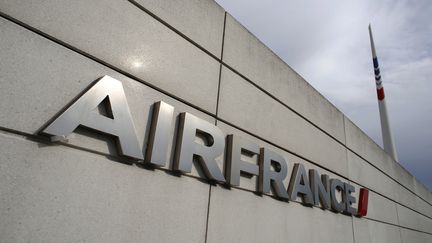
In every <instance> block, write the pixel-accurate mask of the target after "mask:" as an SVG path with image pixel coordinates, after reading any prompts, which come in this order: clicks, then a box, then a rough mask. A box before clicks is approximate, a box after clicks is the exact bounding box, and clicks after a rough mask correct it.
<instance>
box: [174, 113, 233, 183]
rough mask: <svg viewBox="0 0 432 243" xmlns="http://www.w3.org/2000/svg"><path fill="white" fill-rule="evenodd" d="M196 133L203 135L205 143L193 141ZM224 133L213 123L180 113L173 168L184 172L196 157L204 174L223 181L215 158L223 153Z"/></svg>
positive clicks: (190, 168)
mask: <svg viewBox="0 0 432 243" xmlns="http://www.w3.org/2000/svg"><path fill="white" fill-rule="evenodd" d="M197 133H200V134H202V135H204V136H205V138H206V140H207V144H205V145H202V144H199V143H197V142H195V138H196V135H197ZM224 142H225V141H224V135H223V133H222V131H221V130H220V129H219V128H218V127H216V126H215V125H213V124H211V123H209V122H207V121H204V120H202V119H199V118H198V117H196V116H194V115H192V114H189V113H186V112H185V113H181V114H180V123H179V130H178V136H177V145H176V152H175V156H174V170H179V171H183V172H186V173H189V172H191V170H192V161H193V158H194V157H196V158H197V159H198V161H199V163H200V164H201V167H202V169H203V170H204V172H205V174H206V176H207V177H208V178H209V179H211V180H216V181H220V182H225V178H224V176H223V174H222V172H221V170H220V169H219V167H218V165H217V163H216V160H215V159H216V158H217V157H219V156H220V155H222V154H223V151H224V145H225V144H224Z"/></svg>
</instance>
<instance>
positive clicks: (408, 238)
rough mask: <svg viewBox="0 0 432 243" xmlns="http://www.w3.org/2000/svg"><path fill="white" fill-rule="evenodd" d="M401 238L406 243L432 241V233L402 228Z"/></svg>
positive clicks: (426, 242)
mask: <svg viewBox="0 0 432 243" xmlns="http://www.w3.org/2000/svg"><path fill="white" fill-rule="evenodd" d="M400 231H401V238H402V242H404V243H432V235H429V234H424V233H421V232H417V231H413V230H408V229H404V228H401V229H400Z"/></svg>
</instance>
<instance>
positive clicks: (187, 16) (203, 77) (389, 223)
mask: <svg viewBox="0 0 432 243" xmlns="http://www.w3.org/2000/svg"><path fill="white" fill-rule="evenodd" d="M106 75H107V76H110V77H112V78H114V79H116V80H118V81H120V82H121V84H122V86H123V89H124V96H125V97H126V99H127V106H122V107H121V110H122V111H127V109H129V110H130V115H131V120H132V123H133V126H134V127H133V130H132V131H134V132H135V134H136V138H137V140H138V147H137V146H135V147H137V148H139V150H140V152H142V154H141V155H142V156H143V158H144V157H146V153H148V151H149V149H148V146H147V145H148V144H149V137H150V136H149V135H150V134H151V133H152V131H153V129H154V127H153V126H154V125H155V124H156V123H153V125H152V119H153V120H155V119H156V117H155V115H154V112H155V109H156V108H155V107H156V106H155V103H157V102H159V101H162V102H165V103H166V104H169V106H172V107H174V111H173V116H168V118H167V119H165V120H164V121H170V122H171V123H169V122H168V123H167V124H168V125H167V126H166V127H162V128H161V130H160V131H162V132H163V133H164V134H165V138H167V139H168V140H166V141H167V143H166V145H167V146H165V147H164V146H156V145H157V144H156V145H154V146H153V153H160V154H163V155H166V161H162V162H163V163H165V162H166V163H165V164H164V165H163V166H154V165H152V163H151V161H147V159H145V162H143V161H141V160H137V158H133V156H132V158H131V156H129V157H127V156H124V155H127V151H126V150H125V149H126V148H130V147H127V146H126V145H124V144H119V143H118V142H116V137H118V136H113V135H112V134H111V135H110V134H107V132H106V131H102V130H101V129H98V127H97V126H99V125H100V123H98V122H96V123H94V125H95V126H96V128H94V127H93V129H88V126H79V127H78V128H77V129H75V130H74V132H73V133H71V134H64V135H65V136H64V137H62V136H51V135H56V134H50V133H47V132H46V131H47V130H45V129H46V128H47V126H48V125H50V124H53V123H56V122H57V121H58V120H56V119H57V118H58V117H59V116H60V115H61V114H65V113H67V112H68V110H67V108H68V107H71V105H72V106H73V104H76V102H78V101H80V100H81V98H82V97H84V96H85V95H86V94H88V93H89V92H90V91H88V90H92V87H95V86H92V85H96V84H98V80H101V78H102V77H104V76H106ZM104 104H105V105H106V107H108V108H109V107H110V105H111V106H113V107H114V106H115V105H116V104H117V103H116V101H115V100H112V99H111V98H110V103H108V104H106V103H104ZM106 107H105V108H106ZM94 108H95V110H94V111H92V112H94V113H91V114H92V116H93V115H94V116H95V117H96V116H97V117H99V118H98V119H102V118H101V117H102V116H103V117H105V118H106V116H109V114H108V115H107V114H105V115H103V113H104V112H108V113H109V112H110V111H109V109H108V111H105V110H104V109H103V108H101V107H99V108H100V111H99V113H102V114H99V113H98V109H96V107H94ZM117 109H118V108H117ZM113 112H115V109H114V108H113ZM184 112H187V115H186V116H190V115H193V116H194V117H196V120H197V121H198V122H197V124H198V123H199V124H206V125H209V124H210V123H211V124H214V125H215V126H216V128H215V127H213V126H212V125H211V126H210V127H212V128H211V129H214V130H215V131H218V132H219V131H222V133H221V134H223V139H222V140H220V139H219V140H218V139H217V138H214V139H207V138H208V137H209V136H208V135H209V134H210V135H212V133H211V132H209V131H206V130H205V129H204V130H205V131H202V130H200V129H198V130H197V132H196V133H195V130H193V135H194V137H195V135H197V137H196V138H194V139H193V140H194V141H193V143H194V144H195V145H196V147H200V146H201V147H200V148H203V147H204V146H208V148H209V151H210V150H211V151H215V150H212V148H213V147H214V146H213V145H215V144H216V143H217V142H220V141H222V143H221V144H222V146H223V147H222V150H221V151H222V152H221V154H217V155H218V156H217V158H216V160H215V161H210V160H208V159H205V158H204V159H202V160H201V161H200V160H199V159H196V158H197V156H199V154H198V155H194V158H195V160H194V162H193V167H192V170H191V171H190V172H188V171H187V170H186V171H185V170H183V172H179V171H173V168H174V169H175V168H176V165H175V164H176V163H173V161H175V160H176V159H175V158H176V153H180V152H185V151H183V150H182V148H181V147H179V145H178V143H176V139H179V138H178V137H179V134H180V133H186V132H185V131H179V127H181V123H182V117H181V116H182V115H179V114H180V113H183V114H184ZM89 114H90V113H87V116H79V117H66V118H67V119H69V120H68V121H73V120H74V119H75V121H78V122H81V123H80V124H81V125H85V124H84V123H85V122H84V120H85V119H87V118H88V116H90V115H89ZM183 116H184V115H183ZM191 117H192V116H191ZM66 118H65V119H66ZM105 118H103V119H105ZM123 118H124V117H123ZM106 119H112V120H113V121H115V120H116V119H119V117H116V115H115V114H113V117H111V118H106ZM194 119H195V118H194ZM98 121H99V120H98ZM100 121H102V120H100ZM205 121H207V122H208V123H206V122H205ZM183 122H185V121H183ZM157 124H158V125H160V124H162V123H157ZM194 124H195V123H194ZM100 126H102V125H100ZM86 127H87V128H86ZM129 128H130V127H129ZM163 128H164V129H163ZM165 128H166V129H165ZM127 129H128V128H126V127H125V129H124V130H123V128H122V129H119V130H116V132H117V133H118V134H123V133H124V132H126V130H127ZM219 129H220V130H219ZM180 130H185V129H180ZM201 133H203V134H204V135H203V134H201ZM57 135H58V134H57ZM228 135H234V137H235V138H241V139H243V140H244V141H247V142H248V143H250V144H252V145H254V146H255V147H257V149H260V148H261V150H259V151H258V152H257V153H255V154H254V153H248V152H247V151H246V150H244V149H243V150H238V151H237V152H238V154H237V155H238V157H236V158H237V160H235V159H234V160H233V161H232V163H238V162H239V159H240V158H241V160H245V161H246V163H249V166H253V167H250V168H255V169H256V170H257V172H256V173H257V174H256V175H252V174H253V173H252V174H251V173H249V174H250V175H246V174H245V173H241V176H240V181H239V183H238V185H233V186H228V185H227V184H226V183H224V182H221V180H219V182H218V181H217V180H216V181H215V180H213V181H209V180H208V178H209V173H210V174H211V173H212V172H211V171H210V172H208V170H209V169H208V168H207V169H206V167H205V166H206V165H207V166H208V165H211V163H213V162H214V163H213V164H212V165H217V167H215V168H216V169H218V170H220V173H223V171H227V163H226V161H227V157H229V156H230V154H229V151H228V146H227V143H225V136H228ZM132 137H133V136H132ZM210 137H211V136H210ZM130 138H131V137H130V136H129V137H128V139H130ZM183 138H184V137H183ZM117 140H118V139H117ZM206 140H208V141H206ZM213 140H214V141H213ZM135 141H136V140H135ZM212 144H213V145H212ZM183 145H184V144H183ZM189 145H190V144H189ZM195 145H194V146H195ZM176 146H177V149H176ZM185 146H186V145H185ZM212 146H213V147H212ZM236 148H237V147H236ZM176 150H177V152H176ZM135 151H136V149H135ZM161 151H162V152H161ZM179 151H180V152H179ZM239 151H241V154H240V152H239ZM263 151H265V153H266V154H267V153H272V154H274V155H275V156H276V155H277V156H279V157H277V158H278V159H275V161H276V160H278V161H276V162H279V163H284V162H283V161H280V160H285V161H286V165H287V176H286V177H284V178H283V181H282V183H281V185H282V187H284V189H285V192H286V190H288V188H289V185H290V184H292V183H290V180H291V178H292V177H293V176H294V175H293V171H294V167H295V164H299V165H301V166H303V167H304V168H305V170H306V171H308V170H311V169H314V170H315V171H317V172H318V173H319V174H320V175H323V174H325V175H328V176H329V178H331V179H338V180H340V181H341V182H342V183H346V184H347V185H352V186H353V187H354V189H355V192H353V193H352V196H354V197H355V198H356V202H358V200H359V191H360V189H361V188H365V189H368V191H369V198H368V208H367V209H368V210H367V215H366V216H363V217H357V216H355V215H347V214H346V213H345V214H344V213H337V212H335V211H334V210H331V209H322V207H323V205H322V203H318V204H316V205H314V206H311V205H305V204H307V203H304V201H302V198H301V197H300V196H299V197H297V198H295V197H294V198H293V197H292V196H291V195H290V197H289V199H290V200H287V199H286V198H284V197H283V196H281V195H282V194H283V193H281V192H279V193H277V192H276V191H275V190H276V189H277V188H279V189H280V188H282V187H281V186H280V185H279V187H278V185H275V184H277V183H275V181H274V180H273V181H271V185H272V188H273V190H271V191H266V190H264V189H262V188H261V189H260V187H259V184H260V183H259V182H260V181H261V180H263V181H264V183H265V182H270V180H268V181H266V180H265V179H263V174H262V173H264V172H262V171H263V170H265V169H266V168H263V164H262V163H261V162H262V161H265V160H266V159H264V155H263V154H264V152H263ZM186 152H187V151H186ZM231 153H234V152H232V151H231ZM0 155H1V156H0V242H207V243H221V242H233V243H237V242H248V243H249V242H341V243H347V242H356V243H361V242H380V243H381V242H392V243H393V242H396V243H399V242H400V243H413V242H419V243H420V242H422V243H423V242H432V193H431V192H430V191H428V189H427V188H426V187H425V186H424V185H422V184H421V183H420V182H419V181H418V180H417V179H416V178H414V177H413V176H412V175H411V174H410V173H409V172H407V171H406V170H405V169H404V168H403V167H402V166H401V165H400V164H399V163H397V162H395V161H394V160H393V159H392V158H391V157H390V156H388V155H387V154H386V153H385V152H384V151H383V150H382V149H381V148H380V147H379V146H378V145H376V144H375V143H374V142H373V141H372V140H371V139H370V138H369V137H368V136H367V135H366V134H364V133H363V132H362V131H361V130H360V129H359V128H358V127H357V126H356V125H355V124H353V123H352V122H351V121H350V120H349V119H348V118H347V117H345V115H344V114H342V113H341V112H340V111H339V110H338V109H337V108H336V107H334V106H333V105H332V104H331V103H330V102H329V101H327V100H326V99H325V98H324V97H323V96H322V95H321V94H319V93H318V92H317V91H316V90H315V89H314V88H312V87H311V86H310V85H309V84H308V83H307V82H306V81H305V80H304V79H303V78H302V77H301V76H300V75H298V74H297V73H296V72H295V71H294V70H292V69H291V68H290V67H289V66H288V65H286V64H285V63H284V62H283V61H282V60H281V59H280V58H279V57H278V56H276V55H275V54H274V53H273V52H272V51H271V50H269V49H268V48H267V47H266V46H265V45H263V44H262V43H261V42H260V41H259V40H258V39H257V38H256V37H254V36H253V35H252V34H251V33H250V32H248V30H246V29H245V28H244V27H243V26H242V25H240V24H239V23H238V22H237V21H236V20H235V19H234V18H233V17H232V16H231V15H230V14H229V13H226V12H225V11H224V9H222V8H221V7H220V6H218V5H217V4H216V3H215V2H214V1H212V0H173V1H168V0H135V1H133V0H130V1H127V0H93V1H87V0H73V1H70V0H46V1H41V0H20V1H16V0H2V1H0ZM163 157H164V156H163ZM275 158H276V157H275ZM280 158H282V159H280ZM203 161H204V162H203ZM260 161H261V162H260ZM269 161H270V160H269ZM275 161H273V162H275ZM190 162H192V159H191V160H190V161H183V160H181V161H177V163H180V164H182V163H186V164H187V163H190ZM273 162H272V164H273V165H276V166H274V167H270V168H267V169H268V170H269V171H270V173H279V172H280V171H281V170H282V171H283V170H284V167H283V166H282V169H281V168H278V166H277V165H278V164H277V163H276V164H274V163H273ZM206 163H207V164H206ZM216 163H217V164H216ZM243 163H244V162H243ZM237 165H238V164H237ZM258 167H259V173H258V169H257V168H258ZM203 169H204V170H203ZM269 171H267V172H269ZM231 173H233V172H232V171H231ZM213 175H214V174H213ZM229 176H230V175H229V173H228V172H226V173H225V174H224V178H225V179H226V180H227V178H228V177H229ZM304 178H306V177H304ZM309 179H310V178H309ZM307 182H308V180H306V184H308V183H307ZM301 183H302V185H303V184H305V182H304V181H303V182H301ZM338 189H341V188H338ZM342 191H343V190H342ZM344 193H345V194H346V191H345V192H340V191H339V190H338V191H337V192H336V200H337V201H338V202H341V203H343V202H344V200H346V198H344ZM345 196H346V195H345ZM352 206H353V207H354V208H355V210H356V211H357V208H358V203H354V204H353V205H352Z"/></svg>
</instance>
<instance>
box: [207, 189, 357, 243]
mask: <svg viewBox="0 0 432 243" xmlns="http://www.w3.org/2000/svg"><path fill="white" fill-rule="evenodd" d="M209 210H210V211H209V212H210V214H209V226H208V227H209V228H208V233H207V234H208V238H207V242H209V243H213V242H239V243H240V242H248V243H253V242H275V243H277V242H333V243H336V242H353V233H352V225H351V224H352V222H351V220H352V219H351V217H346V216H341V215H338V214H335V213H333V212H330V211H323V210H321V209H318V208H313V209H311V208H308V207H305V206H302V205H300V204H297V203H285V202H280V201H277V200H274V199H273V198H269V197H267V196H263V197H257V196H255V195H253V194H251V193H249V192H244V191H240V190H237V189H232V190H230V191H227V190H225V189H223V188H219V187H212V189H211V196H210V209H209Z"/></svg>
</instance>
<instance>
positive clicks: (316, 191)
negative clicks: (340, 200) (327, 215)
mask: <svg viewBox="0 0 432 243" xmlns="http://www.w3.org/2000/svg"><path fill="white" fill-rule="evenodd" d="M309 180H310V184H311V190H312V194H313V196H314V205H318V204H319V203H320V202H321V207H322V208H326V209H329V208H330V207H331V202H330V181H329V176H328V175H325V174H323V175H321V179H320V175H319V174H318V172H317V171H316V170H309Z"/></svg>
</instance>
